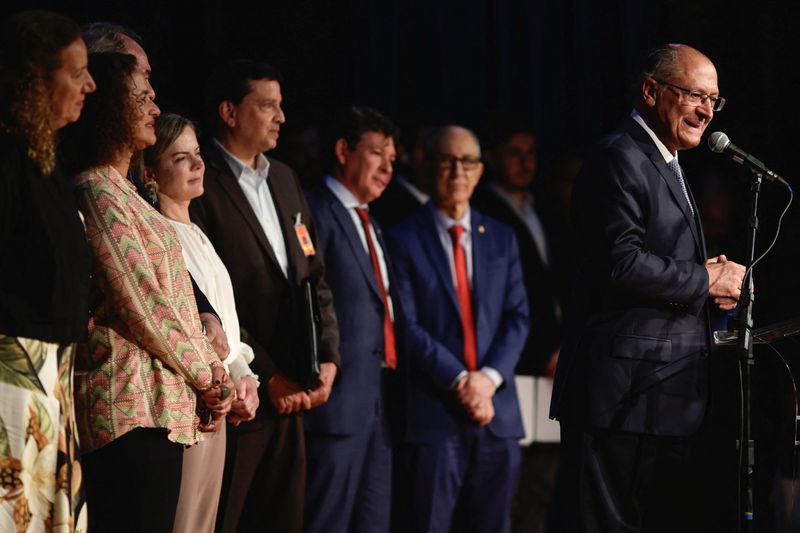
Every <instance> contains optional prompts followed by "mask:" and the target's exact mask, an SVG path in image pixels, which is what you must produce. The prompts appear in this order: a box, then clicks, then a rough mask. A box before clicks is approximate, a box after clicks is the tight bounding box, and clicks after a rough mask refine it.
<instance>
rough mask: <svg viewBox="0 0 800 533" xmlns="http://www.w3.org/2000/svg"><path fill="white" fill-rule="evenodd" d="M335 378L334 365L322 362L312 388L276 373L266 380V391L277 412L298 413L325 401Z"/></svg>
mask: <svg viewBox="0 0 800 533" xmlns="http://www.w3.org/2000/svg"><path fill="white" fill-rule="evenodd" d="M335 378H336V365H334V364H333V363H322V364H321V365H320V373H319V379H318V380H317V383H316V385H315V386H314V388H312V389H310V390H306V389H303V388H302V387H301V386H300V385H298V384H297V383H295V382H294V381H292V380H291V379H289V378H287V377H286V376H284V375H283V374H281V373H277V374H275V375H274V376H272V377H271V378H270V380H269V381H268V382H267V391H268V392H269V398H270V400H272V404H273V405H274V406H275V410H276V411H278V413H279V414H282V415H287V414H291V413H299V412H300V411H307V410H309V409H313V408H314V407H317V406H318V405H322V404H323V403H325V402H327V401H328V397H329V396H330V394H331V387H333V381H334V379H335Z"/></svg>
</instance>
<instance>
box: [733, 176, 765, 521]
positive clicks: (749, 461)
mask: <svg viewBox="0 0 800 533" xmlns="http://www.w3.org/2000/svg"><path fill="white" fill-rule="evenodd" d="M762 178H763V174H761V173H760V172H757V171H755V170H751V180H750V214H749V217H748V223H747V229H748V232H747V254H748V256H747V261H746V263H745V267H746V268H747V273H746V275H745V277H744V280H743V281H742V292H741V297H740V304H741V307H740V309H741V312H740V316H739V332H738V333H739V335H738V343H737V350H738V353H739V368H740V369H741V371H742V404H743V412H742V433H741V437H742V440H741V441H740V442H739V457H740V458H744V457H745V456H744V454H745V453H746V454H747V455H746V460H743V461H740V464H741V467H742V470H741V472H740V485H739V487H740V489H739V490H740V493H739V499H740V503H741V509H742V511H743V513H742V516H741V520H742V522H741V531H746V532H752V531H753V471H754V469H755V442H754V441H753V437H752V413H751V410H750V404H751V399H752V391H751V381H752V379H751V378H752V376H751V374H752V369H753V366H754V364H755V359H754V358H753V300H754V296H753V293H752V292H751V291H750V286H751V280H752V279H753V271H752V270H751V269H750V265H752V264H753V260H754V258H755V249H756V232H757V230H758V195H759V192H760V191H761V182H762Z"/></svg>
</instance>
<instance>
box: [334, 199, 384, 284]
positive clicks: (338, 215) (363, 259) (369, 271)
mask: <svg viewBox="0 0 800 533" xmlns="http://www.w3.org/2000/svg"><path fill="white" fill-rule="evenodd" d="M323 188H324V190H325V195H326V197H327V199H328V206H329V207H330V210H331V214H332V215H333V218H334V219H335V220H336V222H337V224H339V227H340V228H341V230H342V233H344V235H345V236H346V237H347V243H348V245H349V246H350V249H351V250H352V252H353V257H355V258H356V262H357V263H358V266H359V268H360V269H361V273H362V274H363V275H364V277H365V278H366V280H367V284H368V285H369V286H370V288H371V289H372V291H373V292H374V293H375V296H377V298H378V299H379V300H380V299H381V293H380V290H379V288H378V280H377V278H376V277H375V271H374V270H373V268H372V259H371V258H370V256H369V253H365V251H364V245H363V244H362V243H361V237H359V235H358V231H357V230H356V228H355V226H354V225H353V219H352V218H351V217H350V213H348V212H347V208H346V207H345V206H343V205H342V203H341V202H340V201H339V200H338V198H336V197H335V196H334V195H333V193H332V192H331V191H330V189H328V187H325V186H323ZM376 233H377V231H376ZM382 248H383V250H386V248H385V247H383V246H382Z"/></svg>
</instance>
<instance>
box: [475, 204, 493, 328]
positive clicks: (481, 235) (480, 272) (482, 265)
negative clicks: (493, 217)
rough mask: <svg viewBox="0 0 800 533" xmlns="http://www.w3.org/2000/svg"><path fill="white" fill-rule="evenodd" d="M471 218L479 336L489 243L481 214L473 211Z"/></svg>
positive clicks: (476, 318)
mask: <svg viewBox="0 0 800 533" xmlns="http://www.w3.org/2000/svg"><path fill="white" fill-rule="evenodd" d="M470 216H471V224H472V228H471V230H472V235H471V237H472V309H473V311H472V312H473V313H474V315H475V334H476V335H477V334H478V332H480V330H481V328H479V327H478V324H480V323H481V319H482V318H483V313H482V312H481V302H482V301H483V298H482V296H483V295H484V294H485V292H484V291H485V290H486V280H485V279H484V276H486V275H487V273H488V272H489V265H488V263H489V253H488V244H489V243H488V241H487V240H486V239H487V238H488V237H487V236H486V228H485V226H484V225H483V217H482V216H481V214H480V213H478V212H477V211H475V210H474V209H473V210H472V213H471V215H470Z"/></svg>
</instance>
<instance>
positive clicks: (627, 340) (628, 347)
mask: <svg viewBox="0 0 800 533" xmlns="http://www.w3.org/2000/svg"><path fill="white" fill-rule="evenodd" d="M611 357H616V358H619V359H637V360H641V361H652V362H656V363H669V362H670V361H671V360H672V341H671V340H669V339H661V338H658V337H643V336H640V335H617V336H615V337H614V340H613V341H612V344H611Z"/></svg>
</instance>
